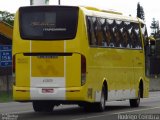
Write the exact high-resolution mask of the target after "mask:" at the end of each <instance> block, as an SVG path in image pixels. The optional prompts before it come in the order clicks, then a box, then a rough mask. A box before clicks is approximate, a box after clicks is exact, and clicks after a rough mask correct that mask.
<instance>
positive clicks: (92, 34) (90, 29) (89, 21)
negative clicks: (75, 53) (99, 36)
mask: <svg viewBox="0 0 160 120" xmlns="http://www.w3.org/2000/svg"><path fill="white" fill-rule="evenodd" d="M94 20H95V19H94V18H93V17H89V16H88V17H87V30H88V39H89V44H90V46H96V37H95V32H94V28H93V27H94V26H93V22H94Z"/></svg>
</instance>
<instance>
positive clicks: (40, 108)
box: [32, 101, 54, 112]
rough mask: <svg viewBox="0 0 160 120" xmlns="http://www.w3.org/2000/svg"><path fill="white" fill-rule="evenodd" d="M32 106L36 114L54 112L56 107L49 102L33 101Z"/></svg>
mask: <svg viewBox="0 0 160 120" xmlns="http://www.w3.org/2000/svg"><path fill="white" fill-rule="evenodd" d="M32 105H33V109H34V111H35V112H52V111H53V108H54V105H53V104H52V103H50V102H47V101H46V102H44V101H33V102H32Z"/></svg>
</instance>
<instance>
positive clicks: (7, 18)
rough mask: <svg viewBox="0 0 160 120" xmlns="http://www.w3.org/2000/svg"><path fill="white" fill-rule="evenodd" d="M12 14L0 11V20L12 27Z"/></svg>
mask: <svg viewBox="0 0 160 120" xmlns="http://www.w3.org/2000/svg"><path fill="white" fill-rule="evenodd" d="M14 16H15V15H14V14H12V13H9V12H7V11H0V17H1V20H2V21H4V22H6V23H8V24H9V25H11V26H13V24H14Z"/></svg>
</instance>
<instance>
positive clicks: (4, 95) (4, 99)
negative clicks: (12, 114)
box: [0, 91, 12, 103]
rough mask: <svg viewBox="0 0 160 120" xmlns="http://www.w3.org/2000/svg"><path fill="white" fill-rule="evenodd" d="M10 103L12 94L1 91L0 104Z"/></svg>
mask: <svg viewBox="0 0 160 120" xmlns="http://www.w3.org/2000/svg"><path fill="white" fill-rule="evenodd" d="M10 101H12V93H11V92H6V91H3V92H2V91H1V92H0V103H4V102H10Z"/></svg>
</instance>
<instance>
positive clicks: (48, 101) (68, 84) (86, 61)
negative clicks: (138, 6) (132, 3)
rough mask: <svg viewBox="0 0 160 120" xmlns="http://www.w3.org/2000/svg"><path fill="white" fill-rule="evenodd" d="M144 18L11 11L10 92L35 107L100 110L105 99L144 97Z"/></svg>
mask: <svg viewBox="0 0 160 120" xmlns="http://www.w3.org/2000/svg"><path fill="white" fill-rule="evenodd" d="M145 39H147V32H146V27H145V24H144V22H143V21H142V20H140V19H138V18H133V17H129V16H124V15H122V14H121V13H118V12H114V11H104V10H99V9H96V8H92V7H80V6H30V7H21V8H19V10H18V11H17V13H16V17H15V22H14V35H13V59H14V60H13V61H14V64H13V66H14V68H13V76H14V78H15V80H14V86H13V98H14V100H15V101H19V102H32V103H33V109H34V111H35V112H43V111H48V112H51V111H52V110H53V108H54V106H57V105H60V104H78V105H79V106H83V107H84V108H85V109H86V110H96V111H104V110H105V105H106V101H115V100H129V101H130V106H131V107H138V106H139V103H140V98H144V97H148V93H149V92H148V91H149V80H148V78H147V77H146V72H145V49H144V41H145Z"/></svg>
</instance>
